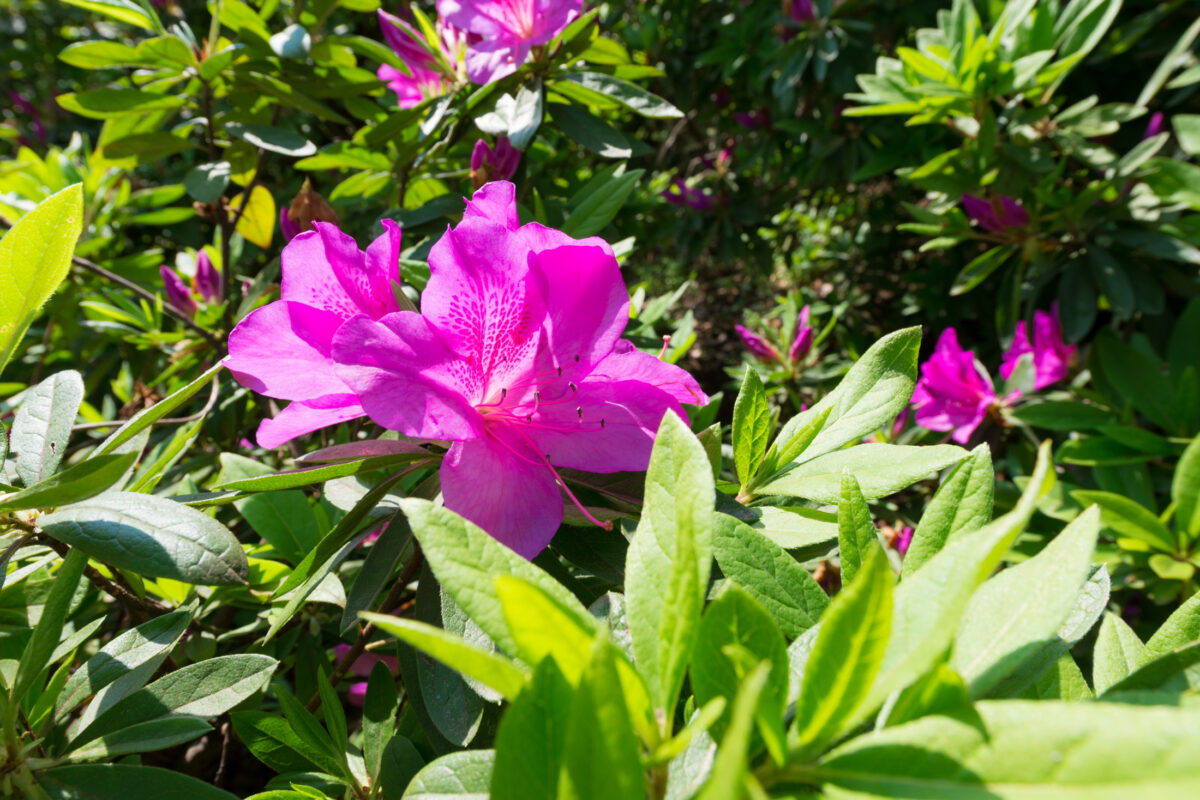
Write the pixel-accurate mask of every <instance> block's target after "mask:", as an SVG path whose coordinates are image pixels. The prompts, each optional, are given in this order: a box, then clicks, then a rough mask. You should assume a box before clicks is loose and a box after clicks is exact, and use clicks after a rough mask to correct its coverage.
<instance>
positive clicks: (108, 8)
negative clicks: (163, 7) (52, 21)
mask: <svg viewBox="0 0 1200 800" xmlns="http://www.w3.org/2000/svg"><path fill="white" fill-rule="evenodd" d="M63 2H64V3H66V4H67V5H69V6H75V7H76V8H82V9H83V10H85V11H91V12H92V13H93V14H100V15H101V16H104V17H108V18H109V19H115V20H116V21H117V22H124V23H125V24H127V25H136V26H137V27H139V28H142V29H144V30H148V31H155V30H162V23H161V22H159V21H158V18H157V17H156V16H154V12H153V11H151V10H150V9H149V8H143V7H142V6H141V5H139V4H138V3H135V2H132V0H63Z"/></svg>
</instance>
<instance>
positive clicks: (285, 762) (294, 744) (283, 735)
mask: <svg viewBox="0 0 1200 800" xmlns="http://www.w3.org/2000/svg"><path fill="white" fill-rule="evenodd" d="M229 718H230V720H231V721H232V722H233V729H234V731H235V732H236V733H237V737H238V739H239V740H240V741H241V742H242V744H244V745H245V746H246V747H247V748H248V749H249V750H250V752H251V753H253V754H254V757H255V758H257V759H258V760H259V761H261V762H262V763H264V764H266V765H267V766H268V767H270V768H271V769H273V770H275V771H276V772H305V771H308V770H320V771H322V772H331V771H332V772H333V774H336V770H337V769H338V763H337V760H336V759H334V758H333V757H332V756H331V755H330V754H329V753H327V752H326V750H325V748H319V747H314V746H312V745H311V744H310V743H308V742H307V741H305V740H304V738H303V737H301V736H300V735H298V734H297V733H296V731H295V729H294V727H293V725H292V724H291V723H290V722H288V720H286V719H284V718H283V717H278V716H275V715H274V714H266V713H264V712H262V711H235V712H234V713H232V714H230V715H229Z"/></svg>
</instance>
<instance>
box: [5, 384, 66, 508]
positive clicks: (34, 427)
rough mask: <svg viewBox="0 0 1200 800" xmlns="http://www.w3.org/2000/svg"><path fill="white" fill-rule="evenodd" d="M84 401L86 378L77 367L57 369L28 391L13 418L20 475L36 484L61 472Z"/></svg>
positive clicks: (11, 441) (29, 483) (12, 436)
mask: <svg viewBox="0 0 1200 800" xmlns="http://www.w3.org/2000/svg"><path fill="white" fill-rule="evenodd" d="M82 402H83V378H82V377H81V376H80V375H79V373H78V372H76V371H75V370H73V369H69V370H63V371H62V372H56V373H55V374H53V375H51V376H50V377H49V378H47V379H46V380H44V381H42V382H41V383H39V384H38V385H37V386H35V387H33V388H32V389H30V390H29V391H28V392H27V393H26V394H25V399H24V400H23V401H22V403H21V407H20V408H18V409H17V415H16V418H15V419H13V425H12V431H11V432H10V434H9V436H10V439H9V444H10V445H11V447H12V449H13V453H14V454H15V455H16V461H17V464H16V466H17V475H19V476H20V478H21V480H22V481H23V482H24V483H25V485H26V486H28V487H33V486H35V485H37V484H39V483H41V482H42V481H44V480H46V479H47V478H49V477H50V476H51V475H53V474H54V473H55V472H57V471H58V465H59V464H60V463H62V458H63V455H64V454H65V453H66V452H67V441H68V440H69V439H70V438H71V426H72V425H74V424H75V415H76V414H78V413H79V406H80V404H81V403H82Z"/></svg>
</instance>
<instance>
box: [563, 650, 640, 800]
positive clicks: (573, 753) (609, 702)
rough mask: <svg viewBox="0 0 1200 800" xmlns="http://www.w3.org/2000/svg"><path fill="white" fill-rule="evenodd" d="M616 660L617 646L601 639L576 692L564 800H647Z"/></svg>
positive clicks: (565, 752)
mask: <svg viewBox="0 0 1200 800" xmlns="http://www.w3.org/2000/svg"><path fill="white" fill-rule="evenodd" d="M616 658H617V655H616V649H615V648H614V647H613V645H611V644H609V643H608V642H607V641H605V640H604V639H603V638H600V639H597V641H596V643H595V645H594V646H593V647H592V649H591V655H590V657H589V659H588V663H587V666H586V668H585V669H584V671H583V676H582V677H581V679H580V681H579V687H578V688H577V689H576V690H575V696H574V698H573V699H572V702H571V706H570V715H569V716H568V719H567V730H566V742H565V746H564V748H563V756H562V771H561V772H560V773H559V783H558V796H559V797H560V798H562V799H563V800H610V798H615V797H620V798H628V799H629V800H638V798H644V797H645V796H646V785H645V780H644V778H643V775H642V762H641V759H640V757H639V755H638V743H637V737H636V736H635V735H634V732H633V721H632V719H631V718H630V716H629V707H628V706H627V705H626V704H625V697H624V693H623V692H622V688H621V679H620V677H618V675H617V666H616Z"/></svg>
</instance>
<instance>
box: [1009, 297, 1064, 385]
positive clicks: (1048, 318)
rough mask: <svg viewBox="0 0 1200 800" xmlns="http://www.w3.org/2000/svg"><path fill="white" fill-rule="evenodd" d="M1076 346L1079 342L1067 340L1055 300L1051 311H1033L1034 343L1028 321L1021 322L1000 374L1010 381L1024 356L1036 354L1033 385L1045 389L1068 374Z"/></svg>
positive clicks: (1034, 355)
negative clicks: (1065, 339)
mask: <svg viewBox="0 0 1200 800" xmlns="http://www.w3.org/2000/svg"><path fill="white" fill-rule="evenodd" d="M1076 349H1077V348H1076V347H1075V345H1073V344H1067V343H1066V342H1065V341H1063V332H1062V323H1061V322H1060V321H1059V318H1058V303H1057V302H1055V303H1054V304H1053V305H1051V306H1050V311H1048V312H1047V311H1034V312H1033V342H1032V343H1030V341H1029V331H1028V328H1027V327H1026V324H1025V320H1021V321H1020V322H1018V323H1017V330H1016V334H1015V335H1014V336H1013V341H1012V345H1010V346H1009V348H1008V351H1007V352H1005V354H1004V361H1003V363H1002V364H1001V365H1000V375H1001V377H1003V378H1004V379H1005V380H1008V379H1009V377H1010V376H1011V375H1012V374H1013V371H1014V370H1015V369H1016V368H1017V362H1018V361H1019V360H1020V358H1021V356H1023V355H1025V354H1026V353H1032V354H1033V369H1034V380H1033V388H1034V389H1037V390H1041V389H1044V388H1046V387H1047V386H1049V385H1050V384H1052V383H1057V382H1058V381H1060V380H1062V379H1063V378H1065V377H1066V376H1067V372H1068V371H1069V370H1070V366H1071V359H1072V358H1073V357H1074V355H1075V350H1076Z"/></svg>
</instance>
